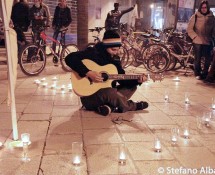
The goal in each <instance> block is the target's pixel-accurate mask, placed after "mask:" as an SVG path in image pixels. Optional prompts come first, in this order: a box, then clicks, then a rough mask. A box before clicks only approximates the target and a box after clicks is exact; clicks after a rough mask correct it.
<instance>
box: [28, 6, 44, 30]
mask: <svg viewBox="0 0 215 175" xmlns="http://www.w3.org/2000/svg"><path fill="white" fill-rule="evenodd" d="M35 16H42V17H43V19H42V20H40V19H35ZM29 19H30V21H31V22H32V30H33V31H34V30H38V28H39V27H41V26H46V22H47V11H46V9H45V8H44V7H43V6H42V5H40V7H39V8H37V7H36V6H35V5H33V6H32V7H31V8H30V10H29Z"/></svg>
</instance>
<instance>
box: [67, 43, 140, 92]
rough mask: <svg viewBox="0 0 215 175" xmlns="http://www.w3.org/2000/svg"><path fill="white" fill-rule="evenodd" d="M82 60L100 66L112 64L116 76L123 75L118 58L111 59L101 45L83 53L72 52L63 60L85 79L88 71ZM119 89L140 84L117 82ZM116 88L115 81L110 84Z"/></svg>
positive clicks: (127, 81)
mask: <svg viewBox="0 0 215 175" xmlns="http://www.w3.org/2000/svg"><path fill="white" fill-rule="evenodd" d="M83 59H90V60H92V61H94V62H95V63H97V64H98V65H100V66H104V65H107V64H113V65H115V66H116V68H117V70H118V74H125V71H124V69H123V68H122V66H121V63H120V58H119V57H118V56H116V58H112V57H111V55H110V54H109V53H108V52H107V51H106V48H105V47H104V45H103V44H102V43H98V44H97V45H95V47H93V48H91V47H90V48H88V49H86V50H84V51H79V52H73V53H70V54H69V55H67V57H66V58H65V61H66V64H67V65H68V66H69V67H70V68H71V69H72V70H74V71H75V72H77V73H78V74H79V76H80V77H85V76H86V73H87V72H88V71H90V70H89V69H88V68H87V67H86V66H85V65H84V64H83V63H82V60H83ZM117 82H118V83H119V85H120V87H126V88H132V87H134V86H136V85H138V84H140V83H138V81H137V80H118V81H117ZM112 86H113V87H116V81H114V82H113V84H112Z"/></svg>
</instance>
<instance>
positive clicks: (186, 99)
mask: <svg viewBox="0 0 215 175" xmlns="http://www.w3.org/2000/svg"><path fill="white" fill-rule="evenodd" d="M164 101H165V102H167V103H168V102H169V101H170V99H169V92H168V91H167V90H166V91H165V93H164ZM184 103H185V104H190V94H189V93H188V92H185V96H184ZM211 109H212V110H215V97H212V101H211Z"/></svg>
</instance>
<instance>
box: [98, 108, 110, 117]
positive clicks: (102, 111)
mask: <svg viewBox="0 0 215 175" xmlns="http://www.w3.org/2000/svg"><path fill="white" fill-rule="evenodd" d="M97 112H98V113H99V114H101V115H103V116H107V115H109V114H110V113H111V108H110V107H109V106H108V105H103V106H99V107H98V108H97Z"/></svg>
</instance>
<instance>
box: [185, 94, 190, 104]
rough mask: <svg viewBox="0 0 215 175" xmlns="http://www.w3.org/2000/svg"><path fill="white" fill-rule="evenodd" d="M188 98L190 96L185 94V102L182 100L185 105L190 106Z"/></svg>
mask: <svg viewBox="0 0 215 175" xmlns="http://www.w3.org/2000/svg"><path fill="white" fill-rule="evenodd" d="M189 96H190V95H189V93H188V92H186V93H185V100H184V102H185V104H190V100H189Z"/></svg>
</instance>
